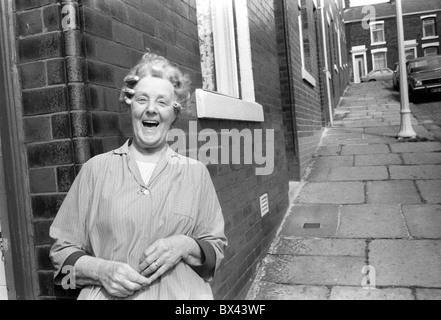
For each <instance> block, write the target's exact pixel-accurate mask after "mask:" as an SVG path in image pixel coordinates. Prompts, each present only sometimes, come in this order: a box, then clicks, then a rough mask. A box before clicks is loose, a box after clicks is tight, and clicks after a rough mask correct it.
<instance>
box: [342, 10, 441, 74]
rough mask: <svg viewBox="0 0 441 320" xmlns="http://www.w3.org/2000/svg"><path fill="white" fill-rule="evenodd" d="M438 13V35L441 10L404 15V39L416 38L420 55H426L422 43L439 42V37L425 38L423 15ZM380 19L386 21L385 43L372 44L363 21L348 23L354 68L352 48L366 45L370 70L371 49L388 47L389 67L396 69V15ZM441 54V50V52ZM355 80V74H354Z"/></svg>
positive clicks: (347, 29) (348, 47)
mask: <svg viewBox="0 0 441 320" xmlns="http://www.w3.org/2000/svg"><path fill="white" fill-rule="evenodd" d="M434 13H437V17H436V22H435V24H436V30H437V35H438V36H441V10H440V11H438V12H431V13H430V12H429V13H424V14H415V15H406V16H404V17H403V28H404V39H405V40H406V41H407V40H416V42H417V43H418V46H417V55H418V57H423V56H424V50H423V48H422V45H423V44H425V43H431V42H439V38H438V39H430V40H423V39H422V38H423V27H422V20H421V18H420V17H421V16H425V15H428V14H434ZM377 20H378V21H384V29H385V33H384V36H385V39H386V44H385V45H378V46H371V36H370V30H369V29H367V30H365V29H364V28H363V27H362V23H361V21H359V22H350V23H347V24H346V33H347V37H348V42H347V50H348V55H349V57H350V64H351V68H352V55H351V53H350V50H351V48H352V47H354V46H360V45H365V46H366V49H368V51H367V53H366V57H367V64H368V72H370V71H372V69H373V63H372V54H371V50H372V49H376V48H387V65H388V68H390V69H392V70H395V63H396V62H398V38H397V20H396V19H395V17H389V18H378V19H377ZM439 53H440V54H441V51H440V52H439ZM352 80H353V76H352Z"/></svg>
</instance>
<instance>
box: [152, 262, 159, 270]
mask: <svg viewBox="0 0 441 320" xmlns="http://www.w3.org/2000/svg"><path fill="white" fill-rule="evenodd" d="M153 266H154V267H155V270H157V269H158V268H159V267H158V264H157V263H156V261H155V262H153Z"/></svg>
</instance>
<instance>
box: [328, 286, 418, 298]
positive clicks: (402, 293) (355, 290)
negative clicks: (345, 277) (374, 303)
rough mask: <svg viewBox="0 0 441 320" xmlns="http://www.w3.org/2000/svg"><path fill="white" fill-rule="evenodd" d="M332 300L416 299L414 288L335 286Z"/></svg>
mask: <svg viewBox="0 0 441 320" xmlns="http://www.w3.org/2000/svg"><path fill="white" fill-rule="evenodd" d="M330 300H415V298H414V297H413V294H412V290H410V289H406V288H393V289H390V288H386V289H364V288H361V287H333V288H332V291H331V297H330Z"/></svg>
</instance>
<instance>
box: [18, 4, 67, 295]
mask: <svg viewBox="0 0 441 320" xmlns="http://www.w3.org/2000/svg"><path fill="white" fill-rule="evenodd" d="M15 10H16V12H15V30H16V47H17V69H18V75H19V80H20V85H21V88H20V89H21V97H22V115H23V129H24V139H25V144H26V150H27V162H28V165H29V182H30V183H29V184H30V190H29V191H30V197H31V208H32V218H31V224H32V226H33V227H32V230H33V239H34V247H31V248H29V250H30V251H31V252H34V254H35V260H36V261H35V265H36V268H37V270H35V271H36V279H37V285H38V288H39V289H38V292H37V294H38V296H39V297H40V298H42V299H44V298H47V297H50V296H54V292H55V290H56V289H55V288H54V286H53V281H52V279H51V277H52V271H51V270H52V265H51V262H50V260H49V257H48V254H47V253H48V250H49V248H50V245H51V243H52V242H51V240H50V238H49V236H48V227H49V226H50V224H51V222H52V219H53V218H54V216H55V214H56V211H57V209H58V208H59V205H60V204H61V202H62V200H63V199H64V195H65V192H66V186H69V185H70V183H71V181H72V178H73V177H74V165H75V156H74V144H73V142H72V140H71V138H72V134H71V114H70V103H69V95H70V92H71V91H70V90H69V88H68V85H67V83H66V68H65V57H64V44H63V42H64V38H63V34H62V32H61V26H60V23H61V14H60V6H59V1H57V0H39V1H38V0H33V1H23V0H16V1H15ZM57 295H58V296H60V297H68V296H69V295H70V296H75V293H73V292H72V293H69V292H64V290H58V291H57Z"/></svg>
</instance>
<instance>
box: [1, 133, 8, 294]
mask: <svg viewBox="0 0 441 320" xmlns="http://www.w3.org/2000/svg"><path fill="white" fill-rule="evenodd" d="M1 150H2V149H1V137H0V211H1V212H6V210H7V205H6V188H5V178H4V177H5V175H4V170H3V154H2V151H1ZM6 245H7V244H6V243H3V239H2V217H1V215H0V249H1V250H0V300H8V289H7V286H6V270H5V262H4V256H3V246H6Z"/></svg>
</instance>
